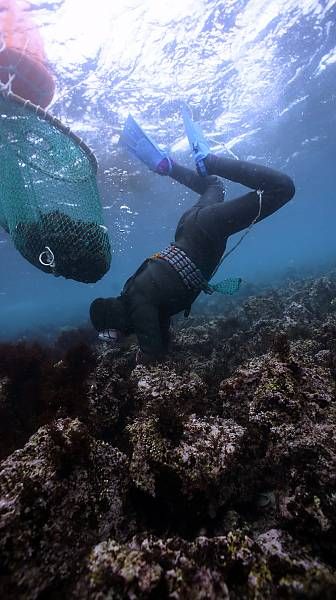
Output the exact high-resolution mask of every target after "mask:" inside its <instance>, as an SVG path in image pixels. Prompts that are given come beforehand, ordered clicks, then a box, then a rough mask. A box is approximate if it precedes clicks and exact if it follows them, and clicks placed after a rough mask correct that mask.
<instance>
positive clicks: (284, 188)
mask: <svg viewBox="0 0 336 600" xmlns="http://www.w3.org/2000/svg"><path fill="white" fill-rule="evenodd" d="M280 194H281V196H282V198H283V199H284V200H286V202H289V200H291V199H292V198H293V196H294V194H295V184H294V181H293V179H292V178H291V177H289V176H288V175H284V176H283V180H282V182H281V190H280Z"/></svg>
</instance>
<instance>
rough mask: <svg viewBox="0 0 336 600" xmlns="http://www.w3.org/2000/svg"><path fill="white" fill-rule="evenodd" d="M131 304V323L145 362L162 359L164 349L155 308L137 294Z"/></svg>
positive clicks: (157, 313)
mask: <svg viewBox="0 0 336 600" xmlns="http://www.w3.org/2000/svg"><path fill="white" fill-rule="evenodd" d="M132 304H133V306H132V310H131V319H132V324H133V327H134V331H135V333H136V336H137V338H138V343H139V346H140V350H141V352H142V354H143V356H144V358H145V362H151V361H156V360H160V359H162V358H163V357H164V355H165V350H166V349H165V344H164V341H163V339H162V335H161V327H160V320H159V312H158V310H157V308H156V307H155V306H153V305H152V304H150V303H149V302H148V301H147V300H146V299H145V298H143V297H141V296H139V295H137V299H136V302H134V303H132Z"/></svg>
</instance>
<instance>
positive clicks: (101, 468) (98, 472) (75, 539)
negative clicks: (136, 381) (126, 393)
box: [0, 419, 127, 599]
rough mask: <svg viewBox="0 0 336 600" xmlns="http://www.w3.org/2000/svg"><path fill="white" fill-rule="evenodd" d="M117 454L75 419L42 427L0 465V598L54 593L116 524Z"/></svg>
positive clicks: (121, 462)
mask: <svg viewBox="0 0 336 600" xmlns="http://www.w3.org/2000/svg"><path fill="white" fill-rule="evenodd" d="M126 483H127V466H126V463H125V457H124V456H123V455H122V454H121V453H120V452H119V451H118V450H116V449H115V448H113V447H111V446H109V445H107V444H104V443H103V442H99V441H97V440H94V439H92V438H91V437H90V436H89V435H88V433H87V431H86V428H85V427H84V426H83V425H82V424H81V423H80V421H78V420H70V419H65V420H58V421H56V422H55V423H53V424H51V425H50V426H47V427H42V428H41V429H39V431H38V432H37V433H36V434H35V435H33V436H32V437H31V439H30V440H29V442H28V443H27V444H26V445H25V446H24V448H22V450H17V451H16V452H14V453H13V454H12V456H10V457H9V458H7V459H6V460H5V461H3V462H2V464H1V470H0V511H1V512H0V515H1V519H0V523H1V536H0V562H1V565H2V566H1V575H2V577H1V586H0V590H1V597H2V598H27V599H29V598H36V597H37V596H39V595H40V594H43V593H47V591H48V590H49V589H51V588H53V589H55V590H57V589H59V590H62V589H63V586H64V585H65V582H67V580H68V579H69V577H71V574H72V573H73V572H76V571H78V570H79V569H80V562H81V558H82V556H83V553H85V552H86V549H88V548H90V546H92V545H94V544H95V543H97V541H98V540H99V539H101V538H102V537H105V536H107V535H109V534H111V533H112V535H113V534H114V533H115V532H117V531H118V530H119V529H120V528H121V527H122V522H123V517H124V515H123V508H122V506H123V498H124V496H125V491H126Z"/></svg>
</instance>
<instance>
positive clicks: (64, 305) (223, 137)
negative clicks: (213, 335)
mask: <svg viewBox="0 0 336 600" xmlns="http://www.w3.org/2000/svg"><path fill="white" fill-rule="evenodd" d="M27 10H30V11H31V14H32V17H33V18H34V20H35V22H36V23H37V25H38V26H39V28H40V31H41V34H42V36H43V39H44V44H45V50H46V53H47V56H48V59H49V61H50V64H51V66H52V69H53V72H54V74H55V78H56V81H57V94H56V96H55V99H54V101H53V104H52V106H51V107H50V110H51V112H52V113H53V114H54V115H55V116H57V117H58V118H60V119H61V120H62V121H64V122H65V123H67V124H68V125H70V127H71V128H72V129H73V130H74V131H75V132H76V133H77V134H78V135H80V136H81V137H82V138H83V139H84V140H85V141H86V143H87V144H88V145H89V146H90V147H91V148H92V150H93V151H94V152H95V154H96V156H97V158H98V161H99V165H100V170H99V176H98V178H99V187H100V192H101V197H102V204H103V210H104V215H105V219H106V224H107V226H108V228H109V232H110V236H111V242H112V247H113V260H112V266H111V270H110V271H109V273H108V274H107V275H106V276H105V277H104V278H103V279H102V280H101V281H100V282H98V283H97V284H95V285H85V284H80V283H76V282H74V281H71V280H64V279H61V278H58V279H56V278H54V277H52V276H49V275H46V274H44V273H41V272H39V271H38V270H37V269H35V268H34V267H32V266H31V265H30V264H28V263H27V262H26V261H25V260H24V259H23V258H22V257H21V256H20V255H19V254H18V253H17V252H16V251H15V249H14V247H13V245H12V243H11V241H10V239H9V237H8V236H7V235H6V233H5V232H1V233H0V257H1V258H0V336H1V339H5V338H16V337H20V336H22V335H28V336H30V335H32V336H33V335H39V336H44V337H46V338H47V337H48V336H49V335H50V332H52V331H54V330H55V329H57V328H59V327H62V326H67V325H80V324H83V323H85V322H86V321H87V318H88V306H89V303H90V302H91V301H92V299H93V298H95V297H97V296H109V295H116V294H118V293H119V291H120V289H121V288H122V285H123V282H124V281H125V279H126V278H127V277H128V276H129V275H130V274H132V272H133V271H134V270H135V269H136V268H137V266H138V265H139V264H140V262H141V261H142V260H143V259H144V258H145V257H147V256H148V255H150V254H152V253H153V252H155V251H158V250H160V249H162V248H164V247H165V246H166V245H167V244H168V243H169V242H170V241H171V240H172V239H173V235H174V228H175V225H176V223H177V221H178V219H179V217H180V216H181V214H182V213H183V211H184V210H186V209H188V208H189V207H190V206H191V205H192V203H193V202H194V201H195V200H196V197H195V195H194V194H192V193H191V192H188V191H187V190H186V189H183V188H182V187H180V186H179V185H178V184H175V183H172V181H171V180H169V178H163V177H159V176H157V175H155V174H153V173H151V172H149V171H148V170H147V169H146V168H145V167H144V166H143V165H142V164H141V163H140V162H138V161H137V160H136V159H133V158H131V157H130V156H128V155H127V154H126V153H125V152H123V151H122V150H121V149H120V147H118V145H117V141H118V136H119V134H120V132H121V130H122V127H123V123H124V121H125V119H126V117H127V115H128V113H129V112H130V113H132V115H133V116H134V117H135V118H136V119H137V120H138V121H139V123H140V124H141V125H142V126H143V127H144V128H145V129H146V131H148V132H149V133H151V134H152V136H153V137H154V138H155V139H156V140H157V141H158V142H159V143H160V144H162V145H163V146H165V147H167V148H168V149H169V151H170V152H171V154H172V156H174V157H175V159H176V160H179V161H181V162H182V163H183V164H185V165H190V166H191V165H192V161H191V157H190V153H189V150H188V146H187V141H186V138H185V135H184V132H183V127H182V118H181V114H180V109H181V106H182V105H184V104H185V103H186V104H187V105H188V106H189V107H190V109H191V111H192V114H193V117H194V119H195V120H197V121H198V122H199V123H200V125H201V126H202V128H203V130H204V132H205V134H206V136H207V137H208V139H209V140H210V143H211V148H212V150H213V151H215V152H223V153H224V154H226V155H228V156H229V155H230V154H234V155H235V156H237V157H239V158H242V159H247V160H254V161H256V162H260V163H264V164H267V165H269V166H273V167H274V168H278V169H282V170H284V171H285V172H287V173H288V174H289V175H291V176H292V177H293V178H294V180H295V184H296V196H295V198H294V200H293V201H292V202H291V203H289V204H288V205H287V206H285V207H284V208H283V209H282V210H280V211H279V212H278V213H276V214H275V215H273V216H272V217H270V218H269V219H267V220H265V221H264V222H263V223H261V224H259V225H257V226H256V227H255V228H254V229H253V230H252V231H251V233H250V234H249V236H248V237H247V238H246V240H244V242H243V244H242V245H241V246H239V249H238V250H237V251H236V252H235V253H233V254H232V256H230V257H229V258H228V260H227V261H226V262H225V263H224V264H223V266H222V268H221V270H220V272H219V273H218V276H217V279H218V278H225V277H230V276H241V277H243V278H244V279H245V280H248V281H252V282H258V281H264V280H269V281H272V279H273V278H274V279H275V278H277V277H278V276H279V275H281V274H282V273H285V272H286V270H288V269H292V270H295V271H296V272H298V273H300V272H302V271H307V270H308V271H309V269H316V268H319V266H320V265H321V266H322V265H324V264H332V263H335V252H336V235H335V228H336V202H335V200H336V198H335V173H336V171H335V161H336V2H335V1H334V0H302V1H301V2H297V1H296V0H225V1H224V0H223V1H221V0H192V1H191V0H184V1H183V2H181V1H180V0H169V1H168V0H167V1H166V0H161V2H158V1H157V0H124V1H116V2H111V1H110V0H97V1H96V2H95V3H92V2H88V3H86V2H83V1H82V0H62V1H61V0H45V1H44V2H41V1H40V0H33V1H32V2H31V3H30V7H27ZM4 168H5V165H1V169H4ZM240 192H241V190H240V189H239V186H237V185H233V184H230V185H229V196H230V197H234V196H235V195H236V194H239V193H240ZM234 242H235V238H232V239H231V240H230V244H229V248H230V246H232V244H233V243H234Z"/></svg>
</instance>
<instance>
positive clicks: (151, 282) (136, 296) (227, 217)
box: [120, 155, 295, 359]
mask: <svg viewBox="0 0 336 600" xmlns="http://www.w3.org/2000/svg"><path fill="white" fill-rule="evenodd" d="M205 164H206V167H207V171H208V173H209V174H211V175H209V176H208V177H201V176H199V175H198V174H197V173H195V172H193V171H191V170H189V169H186V168H184V167H182V166H180V165H178V164H176V163H173V168H172V172H171V174H170V176H171V177H172V178H173V179H175V180H176V181H178V182H180V183H182V184H183V185H185V186H187V187H188V188H190V189H191V190H193V191H194V192H197V193H198V194H201V197H200V199H199V200H198V202H197V203H196V204H195V205H194V206H193V207H192V208H190V209H189V210H188V211H187V212H185V213H184V214H183V216H182V217H181V219H180V221H179V223H178V225H177V229H176V233H175V245H176V246H178V247H179V248H181V249H182V250H184V252H185V253H186V254H187V255H188V256H189V258H191V260H192V261H193V262H194V263H195V265H196V266H197V267H198V268H199V269H200V270H201V272H202V273H203V275H204V277H205V278H206V279H210V277H211V275H212V273H213V271H214V270H215V268H216V266H217V265H218V262H219V261H220V259H221V257H222V255H223V253H224V251H225V247H226V243H227V239H228V237H229V236H230V235H232V234H234V233H237V232H238V231H241V230H242V229H245V228H246V227H248V226H249V225H250V224H251V223H252V222H253V221H254V220H255V219H256V217H257V215H258V212H259V208H260V204H259V195H258V194H257V192H256V191H252V192H249V193H247V194H245V195H243V196H240V197H238V198H236V199H234V200H231V201H225V202H223V200H224V184H223V182H222V180H221V179H219V178H218V177H215V176H214V175H220V176H221V177H224V178H225V179H229V180H231V181H235V182H237V183H240V184H243V185H245V186H247V187H249V188H252V189H253V190H262V191H263V195H262V208H261V213H260V217H259V218H258V221H261V220H262V219H264V218H265V217H268V216H269V215H271V214H272V213H274V212H275V211H276V210H278V209H279V208H280V207H281V206H283V205H284V204H286V202H288V200H290V199H291V198H292V197H293V195H294V193H295V188H294V184H293V181H292V180H291V179H290V178H289V177H288V176H287V175H284V174H283V173H280V172H278V171H275V170H273V169H269V168H267V167H263V166H260V165H256V164H253V163H249V162H244V161H240V160H232V159H227V158H221V157H217V156H215V155H209V156H208V157H207V158H206V159H205ZM199 293H200V292H199V291H197V292H191V291H189V290H188V289H187V288H186V287H185V284H184V283H183V281H182V279H181V277H180V275H179V274H178V273H177V272H176V271H175V269H174V268H173V267H172V266H171V265H170V264H169V263H168V262H167V261H165V260H164V259H149V260H146V261H145V262H144V263H143V264H142V265H141V267H140V268H139V269H138V270H137V272H136V273H135V274H134V275H133V276H132V277H131V278H130V279H129V280H128V281H127V282H126V284H125V286H124V289H123V291H122V294H121V297H120V299H121V301H122V304H123V307H124V309H125V314H126V316H127V319H126V320H127V325H126V330H127V333H135V334H136V335H137V338H138V342H139V345H140V349H141V350H142V352H143V353H144V354H145V355H146V356H148V357H151V358H158V359H160V358H161V357H162V356H163V355H164V354H165V352H166V350H167V345H168V341H169V325H170V317H171V316H172V315H174V314H176V313H179V312H180V311H182V310H185V309H188V308H189V307H190V306H191V304H192V303H193V302H194V300H195V299H196V297H197V296H198V295H199ZM124 329H125V328H124Z"/></svg>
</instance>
